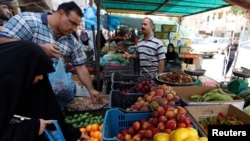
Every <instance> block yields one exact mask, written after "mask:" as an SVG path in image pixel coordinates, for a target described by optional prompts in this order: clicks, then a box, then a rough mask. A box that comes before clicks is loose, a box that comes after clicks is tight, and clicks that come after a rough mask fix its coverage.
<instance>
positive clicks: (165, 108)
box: [163, 105, 171, 111]
mask: <svg viewBox="0 0 250 141" xmlns="http://www.w3.org/2000/svg"><path fill="white" fill-rule="evenodd" d="M169 107H171V106H170V105H163V108H164V110H165V111H168V108H169Z"/></svg>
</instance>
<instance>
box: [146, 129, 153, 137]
mask: <svg viewBox="0 0 250 141" xmlns="http://www.w3.org/2000/svg"><path fill="white" fill-rule="evenodd" d="M144 138H145V139H152V138H153V132H152V131H151V130H145V131H144Z"/></svg>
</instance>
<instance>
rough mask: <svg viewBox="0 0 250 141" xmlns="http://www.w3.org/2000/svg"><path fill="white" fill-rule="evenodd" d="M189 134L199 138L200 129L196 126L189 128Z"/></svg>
mask: <svg viewBox="0 0 250 141" xmlns="http://www.w3.org/2000/svg"><path fill="white" fill-rule="evenodd" d="M188 132H189V136H191V137H194V138H197V139H198V138H199V135H198V131H197V130H196V129H195V128H191V127H189V128H188Z"/></svg>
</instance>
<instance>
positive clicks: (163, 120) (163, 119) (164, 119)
mask: <svg viewBox="0 0 250 141" xmlns="http://www.w3.org/2000/svg"><path fill="white" fill-rule="evenodd" d="M158 119H159V121H160V122H164V123H165V122H167V120H168V119H167V117H166V116H165V115H164V116H160V117H159V118H158Z"/></svg>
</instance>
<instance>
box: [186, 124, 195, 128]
mask: <svg viewBox="0 0 250 141" xmlns="http://www.w3.org/2000/svg"><path fill="white" fill-rule="evenodd" d="M186 127H187V128H188V127H191V128H194V126H193V125H192V124H186Z"/></svg>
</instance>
